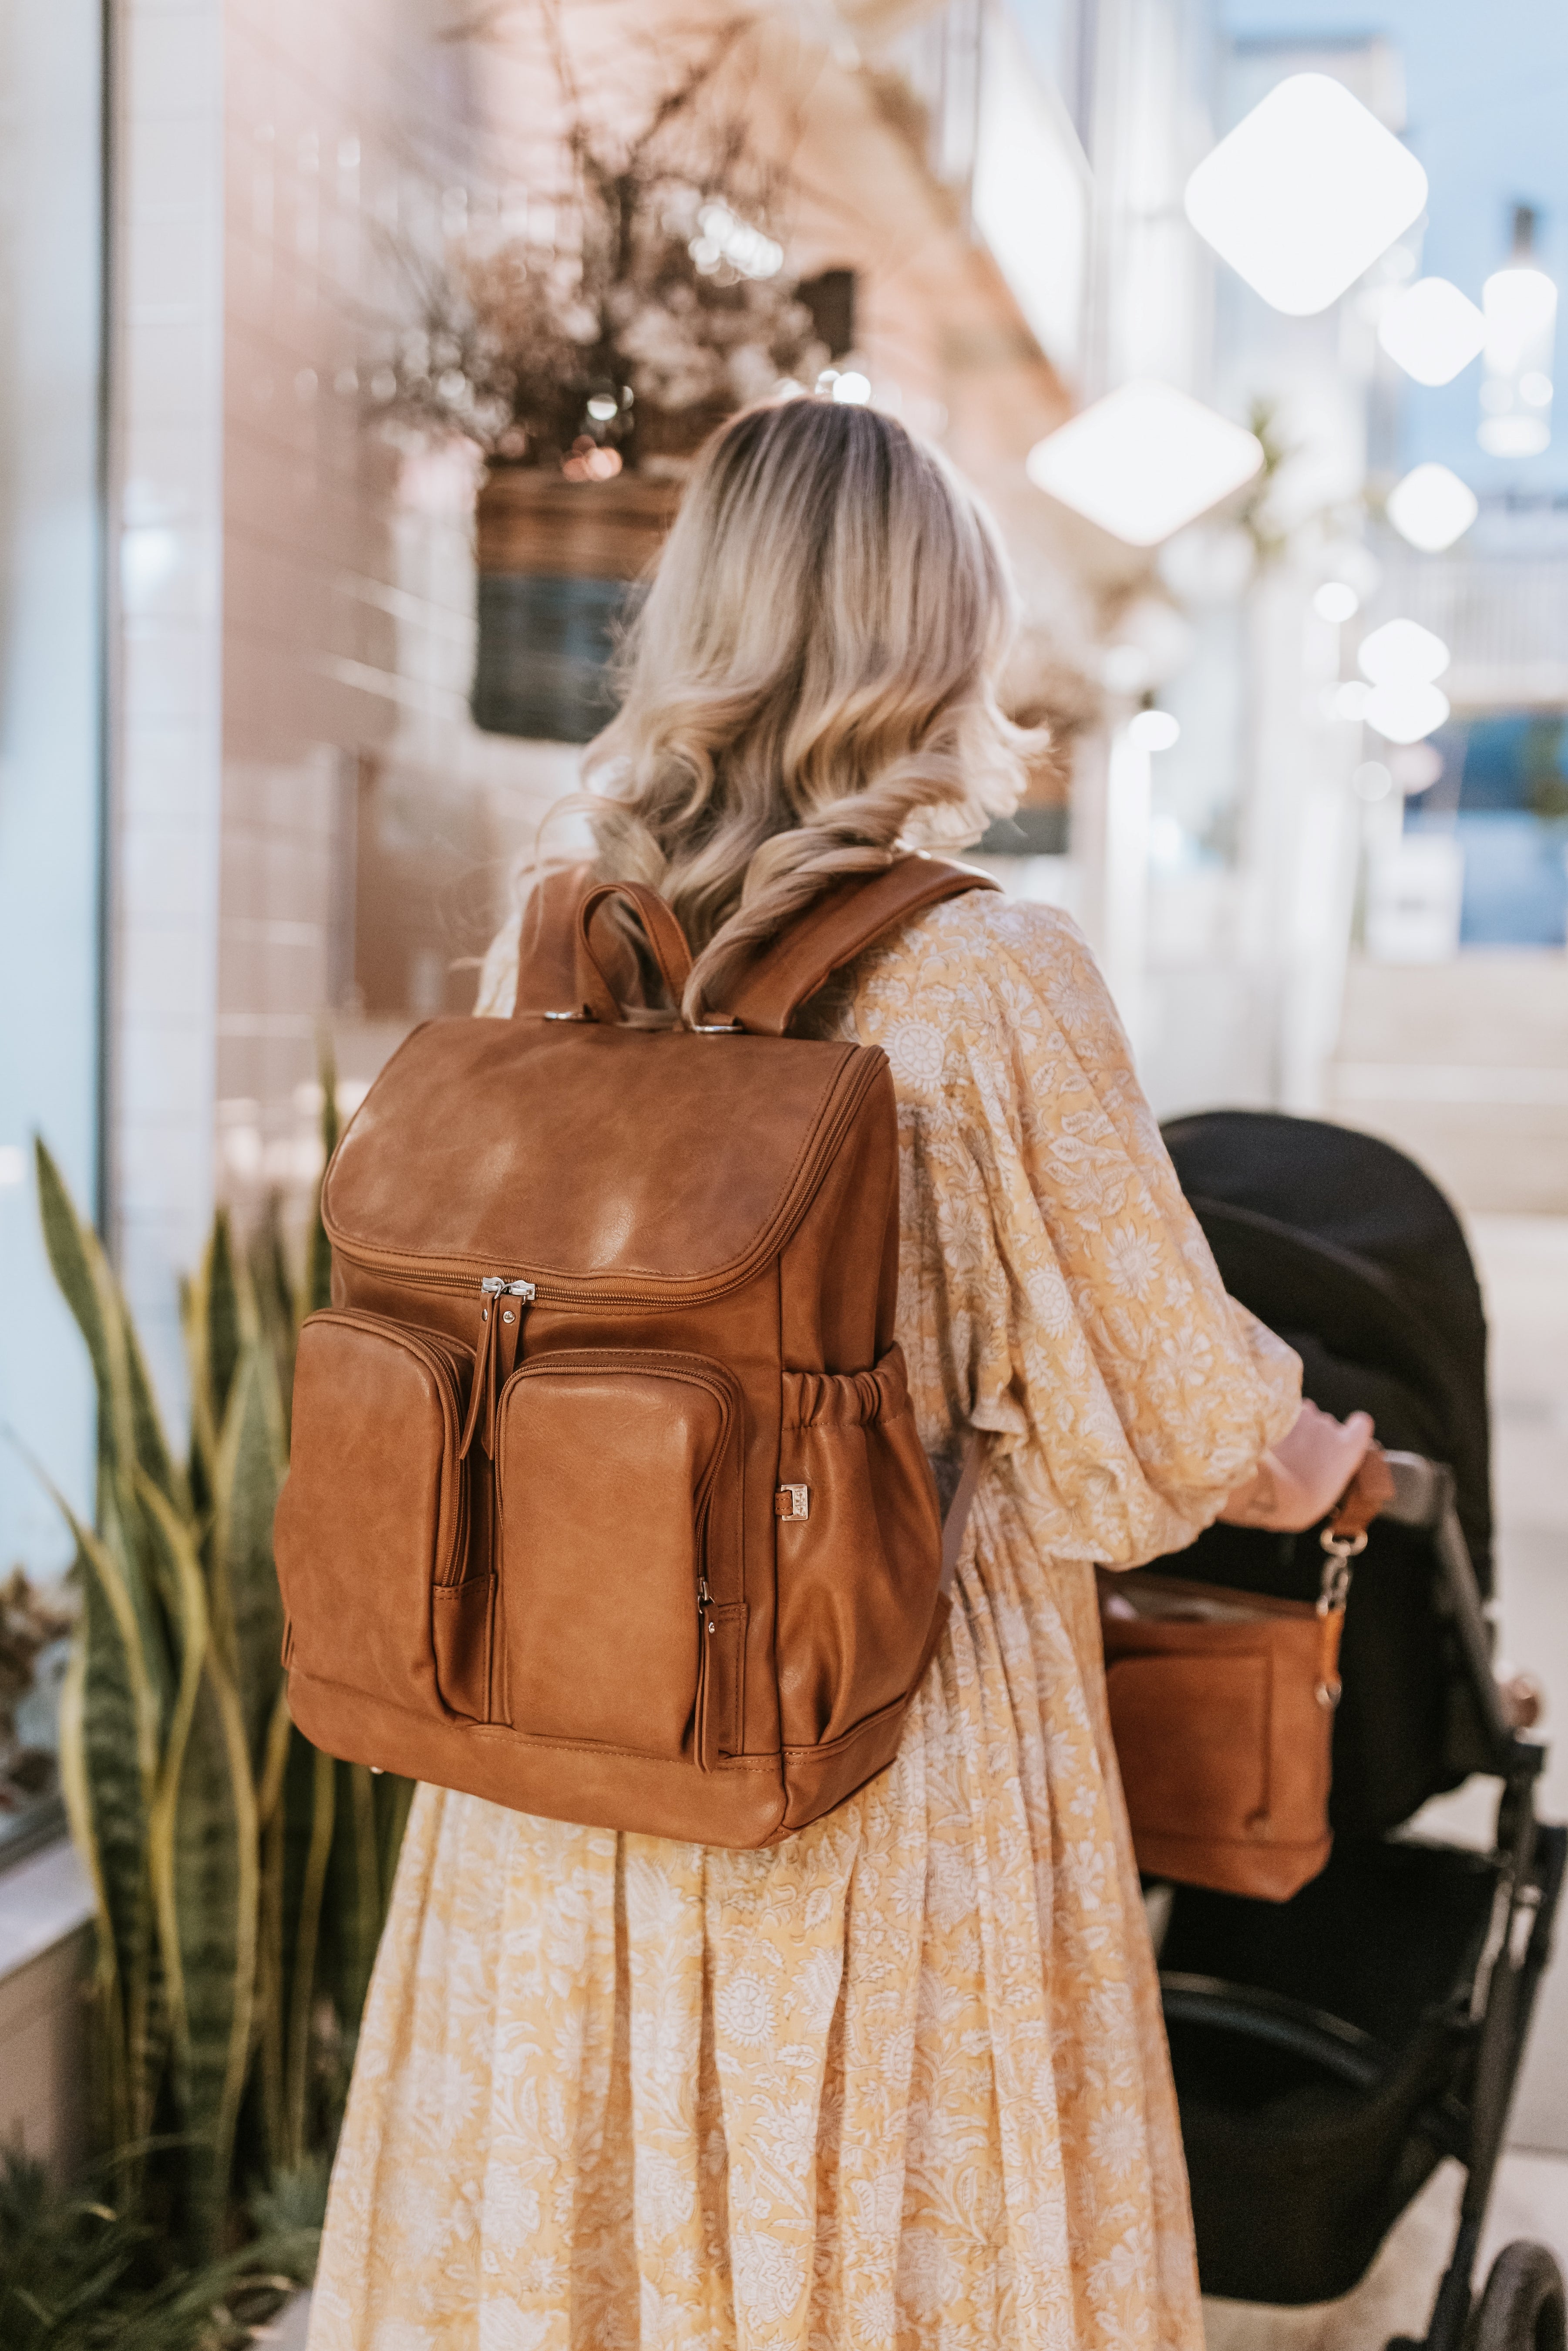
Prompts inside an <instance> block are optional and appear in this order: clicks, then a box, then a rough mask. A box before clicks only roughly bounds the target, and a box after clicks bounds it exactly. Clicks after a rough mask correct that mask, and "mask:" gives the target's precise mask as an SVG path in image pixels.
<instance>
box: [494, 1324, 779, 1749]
mask: <svg viewBox="0 0 1568 2351" xmlns="http://www.w3.org/2000/svg"><path fill="white" fill-rule="evenodd" d="M742 1413H743V1406H742V1404H741V1398H740V1393H739V1390H738V1388H737V1385H736V1384H735V1382H734V1380H733V1379H732V1378H731V1377H730V1375H729V1374H728V1373H727V1372H726V1371H725V1370H724V1369H723V1368H722V1367H721V1366H720V1365H719V1364H714V1363H710V1362H708V1361H707V1360H706V1358H704V1357H702V1356H695V1355H679V1354H673V1353H672V1354H661V1353H653V1352H643V1351H641V1350H634V1349H630V1348H619V1347H603V1348H591V1349H589V1348H584V1349H581V1350H574V1351H572V1352H570V1353H566V1352H563V1353H559V1354H547V1355H542V1356H540V1357H538V1359H537V1360H536V1361H534V1362H531V1363H528V1364H524V1365H523V1366H522V1367H521V1368H520V1369H519V1370H518V1371H517V1373H515V1374H514V1375H513V1377H512V1378H511V1380H510V1381H509V1382H508V1383H507V1388H506V1390H505V1392H504V1394H503V1395H502V1398H501V1407H500V1417H499V1436H498V1439H497V1450H496V1468H497V1480H498V1491H499V1498H500V1546H499V1559H500V1573H501V1584H500V1596H499V1625H500V1630H499V1634H498V1644H499V1648H500V1658H499V1663H500V1666H501V1672H502V1682H503V1690H502V1692H499V1693H497V1695H498V1696H502V1697H503V1703H504V1708H505V1719H506V1720H507V1722H508V1723H509V1724H510V1726H511V1728H512V1729H514V1730H517V1731H520V1732H523V1733H525V1734H526V1735H528V1737H530V1738H536V1739H551V1740H565V1741H567V1742H569V1743H570V1744H571V1745H574V1746H585V1745H586V1746H603V1747H609V1748H614V1749H618V1750H622V1752H630V1753H632V1754H639V1755H652V1756H664V1757H670V1758H673V1757H676V1756H680V1755H683V1754H687V1755H689V1754H690V1753H691V1752H692V1750H693V1748H694V1746H695V1743H696V1740H695V1710H696V1700H697V1683H698V1661H699V1654H700V1646H701V1644H702V1643H703V1642H705V1641H706V1638H707V1637H708V1636H707V1635H706V1634H705V1633H704V1632H703V1630H702V1627H701V1624H700V1622H699V1615H700V1604H701V1603H702V1601H703V1600H704V1598H705V1596H706V1598H707V1599H709V1600H712V1601H715V1602H718V1603H721V1604H723V1605H722V1606H721V1608H720V1609H719V1610H717V1611H716V1612H715V1611H709V1613H716V1614H721V1615H723V1617H724V1620H725V1624H726V1627H728V1625H729V1623H730V1621H731V1617H732V1615H733V1604H735V1603H736V1602H737V1601H739V1600H740V1599H741V1597H742V1594H741V1591H740V1589H739V1584H740V1527H741V1510H740V1435H741V1420H742ZM713 1638H714V1639H715V1640H716V1641H717V1642H718V1643H719V1646H720V1648H721V1650H722V1651H723V1652H724V1655H723V1656H715V1658H714V1659H713V1660H712V1661H711V1664H707V1665H705V1667H704V1679H705V1685H706V1691H705V1705H706V1708H707V1709H708V1710H709V1711H710V1712H712V1714H713V1719H714V1721H715V1723H716V1725H723V1724H725V1723H726V1722H727V1719H728V1718H729V1715H730V1713H731V1712H732V1711H733V1700H732V1698H731V1697H730V1696H729V1695H728V1694H727V1692H726V1690H725V1689H724V1688H723V1687H721V1683H722V1682H723V1680H724V1678H725V1673H726V1667H725V1658H726V1657H727V1643H728V1638H729V1635H728V1631H727V1630H726V1633H725V1635H723V1636H722V1638H721V1636H720V1635H719V1634H718V1632H717V1629H716V1631H715V1634H714V1635H713ZM718 1735H719V1737H720V1738H721V1739H722V1737H723V1735H724V1734H723V1732H722V1730H721V1731H720V1732H719V1734H718Z"/></svg>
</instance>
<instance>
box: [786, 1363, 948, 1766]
mask: <svg viewBox="0 0 1568 2351" xmlns="http://www.w3.org/2000/svg"><path fill="white" fill-rule="evenodd" d="M779 1496H780V1501H779V1510H780V1516H779V1528H778V1532H779V1554H778V1556H779V1631H778V1656H779V1704H780V1709H781V1717H782V1728H783V1742H784V1745H785V1746H786V1747H788V1748H799V1747H815V1746H821V1745H826V1744H828V1743H829V1742H831V1740H837V1739H841V1738H843V1737H844V1736H845V1735H846V1734H847V1733H848V1732H850V1731H852V1730H853V1729H855V1727H856V1726H857V1724H859V1723H862V1722H864V1721H866V1720H867V1719H869V1718H870V1717H871V1716H873V1715H875V1714H879V1713H881V1711H882V1710H883V1708H884V1707H887V1706H891V1705H893V1704H894V1702H895V1701H896V1700H897V1699H899V1698H903V1697H904V1695H905V1693H906V1692H907V1691H908V1689H909V1687H910V1684H911V1681H912V1679H913V1677H914V1675H915V1669H916V1667H917V1666H918V1664H919V1662H920V1659H921V1656H922V1655H923V1654H924V1652H925V1641H926V1635H927V1633H928V1632H929V1630H930V1626H931V1619H932V1611H933V1609H934V1608H935V1606H936V1593H937V1586H938V1583H939V1582H940V1579H941V1573H942V1522H941V1517H940V1514H939V1512H938V1510H937V1506H936V1488H935V1486H934V1485H933V1483H932V1478H931V1470H930V1466H929V1464H928V1463H927V1461H926V1458H925V1453H924V1451H923V1450H922V1448H921V1444H920V1438H919V1435H918V1433H917V1431H916V1429H915V1415H914V1411H913V1409H912V1407H911V1405H910V1402H909V1391H908V1384H907V1381H906V1378H905V1375H904V1356H903V1353H902V1351H901V1350H900V1349H899V1348H898V1347H896V1346H894V1347H891V1348H889V1350H888V1352H887V1353H886V1354H885V1355H884V1356H883V1358H882V1361H881V1362H880V1363H879V1364H877V1366H876V1368H875V1370H874V1371H872V1372H855V1373H847V1374H836V1373H830V1372H786V1373H785V1374H784V1416H783V1430H782V1436H781V1439H780V1448H779Z"/></svg>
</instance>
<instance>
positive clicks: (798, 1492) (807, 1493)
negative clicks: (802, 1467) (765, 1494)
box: [773, 1486, 811, 1519]
mask: <svg viewBox="0 0 1568 2351" xmlns="http://www.w3.org/2000/svg"><path fill="white" fill-rule="evenodd" d="M773 1515H774V1517H775V1518H776V1519H809V1518H810V1515H811V1489H810V1486H780V1487H779V1491H778V1492H777V1493H776V1494H775V1495H774V1497H773Z"/></svg>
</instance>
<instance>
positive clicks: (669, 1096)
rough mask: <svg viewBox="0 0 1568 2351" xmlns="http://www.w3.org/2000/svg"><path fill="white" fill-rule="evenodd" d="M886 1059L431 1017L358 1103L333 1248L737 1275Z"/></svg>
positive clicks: (546, 1268) (335, 1182)
mask: <svg viewBox="0 0 1568 2351" xmlns="http://www.w3.org/2000/svg"><path fill="white" fill-rule="evenodd" d="M885 1067H886V1062H885V1058H884V1057H883V1054H881V1053H880V1052H878V1051H875V1050H870V1049H866V1048H862V1047H856V1046H853V1045H825V1044H819V1043H815V1042H809V1041H798V1040H793V1039H789V1040H779V1041H777V1042H773V1041H768V1042H764V1041H762V1040H756V1039H750V1038H746V1037H697V1036H693V1035H691V1034H689V1033H688V1032H686V1031H684V1030H680V1029H672V1030H666V1031H659V1032H653V1033H650V1032H648V1031H645V1030H638V1029H622V1028H618V1027H610V1026H605V1025H599V1024H596V1023H591V1022H587V1023H577V1022H571V1021H568V1022H563V1023H560V1024H557V1023H554V1022H550V1023H546V1022H542V1021H540V1022H537V1023H536V1022H532V1021H522V1020H519V1021H501V1020H434V1021H427V1022H426V1023H425V1025H424V1026H423V1028H421V1029H415V1030H414V1032H413V1035H412V1036H411V1037H410V1038H409V1039H408V1040H406V1042H405V1043H404V1044H403V1045H402V1047H401V1048H400V1050H398V1052H397V1053H396V1054H395V1055H394V1056H393V1058H392V1061H390V1062H389V1063H388V1064H387V1067H386V1069H385V1070H384V1071H382V1076H381V1078H380V1079H379V1080H378V1081H377V1083H376V1085H375V1087H374V1088H373V1089H372V1091H371V1093H370V1094H369V1095H368V1096H367V1098H366V1100H365V1102H363V1103H362V1104H361V1107H360V1109H359V1111H358V1112H357V1113H356V1114H355V1116H354V1119H353V1121H352V1123H350V1127H349V1129H348V1131H347V1133H346V1134H345V1135H344V1137H343V1139H342V1142H341V1143H340V1145H339V1147H338V1151H337V1154H336V1155H335V1156H334V1158H333V1161H332V1165H331V1167H330V1169H329V1173H328V1178H327V1182H326V1184H325V1186H323V1191H322V1215H323V1217H324V1219H325V1221H326V1225H327V1230H328V1233H329V1238H330V1239H331V1242H332V1246H333V1248H334V1249H340V1250H342V1251H344V1252H345V1253H347V1254H348V1255H349V1256H350V1257H355V1258H363V1259H366V1261H371V1260H382V1261H384V1260H385V1259H388V1258H389V1257H390V1258H401V1259H407V1260H410V1261H411V1262H412V1261H413V1260H417V1259H426V1260H439V1261H440V1262H441V1263H443V1264H444V1265H448V1266H450V1267H452V1268H453V1269H454V1270H460V1269H463V1268H465V1267H467V1268H472V1269H473V1270H474V1272H475V1273H476V1275H479V1274H483V1273H489V1272H507V1271H513V1270H515V1271H517V1272H519V1273H521V1272H526V1273H528V1275H529V1276H530V1277H531V1278H538V1279H539V1280H560V1281H565V1282H582V1283H588V1284H593V1285H598V1286H603V1287H610V1286H612V1285H613V1284H615V1283H617V1282H622V1281H624V1282H631V1283H638V1284H641V1283H648V1284H653V1285H667V1286H671V1287H681V1286H685V1285H706V1284H707V1283H709V1282H711V1281H717V1280H744V1279H745V1278H746V1275H747V1271H748V1270H751V1269H752V1268H754V1267H755V1266H757V1265H759V1264H761V1263H762V1262H764V1261H765V1260H766V1259H768V1257H770V1256H772V1255H774V1254H776V1253H777V1251H778V1249H779V1248H780V1247H782V1245H783V1242H784V1240H785V1239H786V1238H788V1235H789V1231H790V1230H791V1229H792V1228H793V1224H794V1222H795V1221H797V1220H798V1218H799V1217H800V1214H801V1213H802V1212H803V1210H804V1208H805V1207H806V1205H807V1204H808V1202H809V1201H810V1197H811V1195H812V1192H813V1189H814V1187H815V1186H816V1184H817V1182H818V1181H819V1180H820V1176H821V1170H822V1168H823V1166H824V1165H825V1164H826V1163H827V1162H828V1161H829V1160H830V1159H831V1156H832V1154H833V1152H834V1149H835V1147H836V1145H837V1144H838V1142H839V1140H840V1139H841V1136H842V1134H843V1133H844V1132H845V1129H846V1127H847V1126H849V1125H852V1123H853V1120H854V1116H855V1112H856V1107H857V1105H858V1104H859V1102H861V1100H862V1097H863V1095H864V1093H865V1092H866V1090H867V1088H868V1087H870V1086H871V1085H873V1083H874V1082H875V1080H876V1077H877V1073H878V1071H881V1070H884V1069H885ZM742 1138H744V1140H742Z"/></svg>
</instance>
